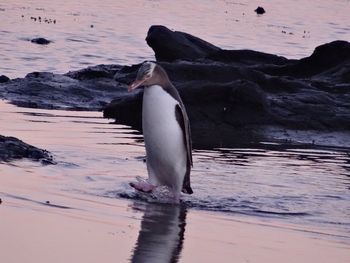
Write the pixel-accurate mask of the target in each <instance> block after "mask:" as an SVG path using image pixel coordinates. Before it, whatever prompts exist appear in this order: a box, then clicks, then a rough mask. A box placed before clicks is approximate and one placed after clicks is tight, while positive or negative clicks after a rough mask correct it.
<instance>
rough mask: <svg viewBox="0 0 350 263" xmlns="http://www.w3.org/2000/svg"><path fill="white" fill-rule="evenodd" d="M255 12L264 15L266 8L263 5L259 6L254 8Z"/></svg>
mask: <svg viewBox="0 0 350 263" xmlns="http://www.w3.org/2000/svg"><path fill="white" fill-rule="evenodd" d="M254 12H255V13H257V14H258V15H262V14H265V13H266V11H265V9H264V8H263V7H261V6H258V8H257V9H255V10H254Z"/></svg>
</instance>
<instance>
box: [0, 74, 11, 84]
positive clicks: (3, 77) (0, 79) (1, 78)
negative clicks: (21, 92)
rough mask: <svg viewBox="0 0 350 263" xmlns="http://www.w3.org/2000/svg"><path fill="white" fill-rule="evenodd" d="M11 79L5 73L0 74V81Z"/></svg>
mask: <svg viewBox="0 0 350 263" xmlns="http://www.w3.org/2000/svg"><path fill="white" fill-rule="evenodd" d="M9 80H10V78H9V77H7V76H5V75H1V76H0V83H5V82H8V81H9Z"/></svg>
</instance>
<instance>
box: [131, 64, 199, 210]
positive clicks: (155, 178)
mask: <svg viewBox="0 0 350 263" xmlns="http://www.w3.org/2000/svg"><path fill="white" fill-rule="evenodd" d="M140 86H144V92H143V102H142V103H143V104H142V130H143V136H144V142H145V148H146V164H147V172H148V177H149V179H148V182H141V181H139V182H137V183H130V185H131V186H132V187H134V188H135V189H137V190H139V191H143V192H152V191H153V190H154V189H155V188H156V187H158V186H162V185H165V186H167V187H168V188H169V189H170V190H171V191H172V193H173V195H174V199H175V202H177V203H178V202H179V201H180V194H181V192H183V193H186V194H192V193H193V190H192V188H191V182H190V172H191V167H192V166H193V161H192V141H191V133H190V124H189V119H188V116H187V113H186V109H185V106H184V104H183V102H182V100H181V98H180V95H179V93H178V91H177V89H176V88H175V87H174V85H173V84H172V83H171V81H170V79H169V77H168V75H167V73H166V71H165V70H164V69H163V68H162V67H161V66H160V65H159V64H156V63H154V62H148V61H147V62H144V63H143V64H142V65H141V67H140V68H139V70H138V73H137V76H136V80H135V81H134V82H132V83H131V84H130V85H129V87H128V91H129V92H131V91H133V90H135V89H136V88H138V87H140Z"/></svg>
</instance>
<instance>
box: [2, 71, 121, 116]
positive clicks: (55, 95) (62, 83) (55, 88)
mask: <svg viewBox="0 0 350 263" xmlns="http://www.w3.org/2000/svg"><path fill="white" fill-rule="evenodd" d="M120 68H121V66H114V65H110V66H105V65H99V66H96V67H90V68H86V69H83V70H79V71H74V72H68V73H67V74H64V75H61V74H54V73H49V72H33V73H29V74H28V75H27V76H26V77H25V78H18V79H14V80H11V81H9V82H7V83H3V84H0V97H2V98H4V99H7V100H10V101H11V102H12V103H13V104H15V105H18V106H22V107H30V108H45V109H67V110H94V111H98V110H102V109H103V108H104V107H105V106H106V105H107V104H108V103H109V102H110V101H111V98H114V97H115V96H116V94H125V93H126V90H125V87H124V85H121V84H120V83H117V82H115V81H114V80H113V75H114V74H115V73H116V72H117V71H118V70H119V69H120Z"/></svg>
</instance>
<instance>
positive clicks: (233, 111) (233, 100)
mask: <svg viewBox="0 0 350 263" xmlns="http://www.w3.org/2000/svg"><path fill="white" fill-rule="evenodd" d="M157 34H158V36H157ZM150 36H151V38H152V40H153V42H152V43H151V45H150V46H151V47H152V48H153V50H154V52H155V56H156V58H157V59H158V60H159V61H158V63H159V64H161V65H162V66H163V67H164V68H165V70H166V71H167V72H168V74H169V77H170V79H171V80H172V82H173V83H174V85H175V86H176V87H177V88H178V90H179V92H180V95H181V97H182V98H183V101H184V103H185V105H186V108H187V111H188V114H189V118H190V121H191V129H192V134H193V138H194V139H193V141H194V143H195V145H197V146H199V147H200V146H201V145H203V144H205V145H212V146H228V145H233V144H236V143H240V142H247V141H261V140H269V141H271V140H276V139H278V140H288V141H301V142H307V143H321V144H330V141H332V143H331V144H334V145H337V144H338V145H339V144H342V142H343V141H346V140H347V139H350V133H349V132H350V104H349V102H350V81H349V80H350V43H348V42H346V41H334V42H332V43H328V44H325V45H322V46H319V47H317V48H316V49H315V51H314V53H313V54H312V55H311V56H310V57H306V58H303V59H300V60H289V59H287V58H284V57H280V56H276V55H272V54H266V53H261V52H256V51H251V50H222V49H219V48H217V47H210V46H209V47H210V48H206V49H205V50H204V49H202V46H203V43H207V42H205V41H203V42H202V41H201V40H198V39H197V38H194V39H195V41H192V42H191V44H190V45H189V44H188V42H189V41H188V39H191V38H189V35H188V34H186V33H181V32H172V31H170V30H169V29H166V28H164V27H159V26H154V27H151V29H150V31H149V33H148V36H147V39H149V37H150ZM166 38H167V39H166ZM148 43H149V41H148ZM168 43H171V44H169V45H170V48H169V49H167V46H168ZM196 43H198V45H197V44H196ZM176 46H177V47H178V48H177V49H176V48H175V47H176ZM186 47H188V48H186ZM197 50H201V52H198V51H197ZM168 52H169V53H171V57H169V56H168V57H167V55H166V54H167V53H168ZM137 69H138V66H133V67H123V68H121V70H120V71H118V72H117V74H116V76H115V78H116V80H117V81H119V82H121V83H125V84H128V83H130V82H131V81H132V80H133V79H134V78H135V75H136V72H137ZM141 107H142V91H139V92H138V93H136V94H128V95H127V96H122V97H118V98H116V99H115V100H113V101H112V102H111V104H109V105H108V106H107V107H106V109H105V111H104V115H105V117H109V118H115V119H116V120H117V122H121V123H126V124H129V125H133V126H135V127H137V128H138V129H141ZM327 138H328V139H327Z"/></svg>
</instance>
